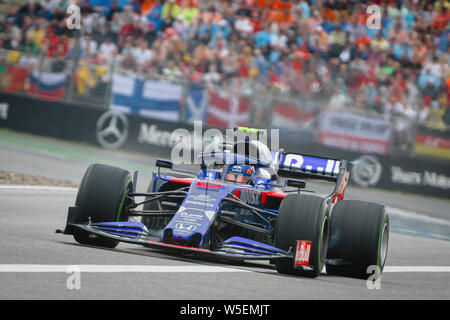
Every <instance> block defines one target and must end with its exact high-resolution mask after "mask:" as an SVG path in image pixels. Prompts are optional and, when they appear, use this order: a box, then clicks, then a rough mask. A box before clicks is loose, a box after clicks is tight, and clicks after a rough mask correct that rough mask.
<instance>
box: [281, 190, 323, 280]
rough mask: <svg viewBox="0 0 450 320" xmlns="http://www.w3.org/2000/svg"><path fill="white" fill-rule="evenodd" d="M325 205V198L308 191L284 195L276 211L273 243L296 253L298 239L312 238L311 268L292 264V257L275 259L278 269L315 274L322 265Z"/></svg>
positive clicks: (283, 271) (307, 274)
mask: <svg viewBox="0 0 450 320" xmlns="http://www.w3.org/2000/svg"><path fill="white" fill-rule="evenodd" d="M328 226H329V219H328V206H327V204H326V203H325V201H324V199H323V198H321V197H317V196H311V195H298V194H291V195H288V196H287V197H286V198H284V199H283V201H282V202H281V205H280V209H279V212H278V219H277V224H276V230H275V246H276V247H277V248H280V249H283V250H286V251H288V250H289V249H291V252H293V253H294V254H295V250H296V247H297V240H306V241H311V251H310V256H309V266H310V267H312V268H313V269H312V270H303V269H301V268H294V261H293V259H289V260H276V261H275V266H276V269H277V271H278V272H279V273H282V274H290V275H296V276H302V277H309V278H315V277H317V276H318V275H319V274H320V272H321V271H322V269H323V267H324V265H325V257H326V252H327V247H328V234H329V232H328V230H329V227H328Z"/></svg>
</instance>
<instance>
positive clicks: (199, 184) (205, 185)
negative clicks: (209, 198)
mask: <svg viewBox="0 0 450 320" xmlns="http://www.w3.org/2000/svg"><path fill="white" fill-rule="evenodd" d="M196 186H197V187H201V188H208V189H219V188H220V187H222V186H223V184H214V183H209V182H206V181H199V182H197V184H196Z"/></svg>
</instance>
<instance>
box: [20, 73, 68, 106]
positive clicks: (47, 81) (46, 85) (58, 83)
mask: <svg viewBox="0 0 450 320" xmlns="http://www.w3.org/2000/svg"><path fill="white" fill-rule="evenodd" d="M66 80H67V76H66V75H65V74H64V73H61V72H39V71H38V70H33V71H32V72H31V75H30V88H29V90H28V92H29V93H30V94H32V95H37V96H38V97H39V98H43V99H50V100H58V99H62V98H64V93H65V86H66Z"/></svg>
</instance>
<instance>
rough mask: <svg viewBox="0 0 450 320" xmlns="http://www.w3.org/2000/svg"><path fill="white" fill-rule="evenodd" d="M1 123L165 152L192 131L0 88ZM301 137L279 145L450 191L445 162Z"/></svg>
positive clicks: (359, 176)
mask: <svg viewBox="0 0 450 320" xmlns="http://www.w3.org/2000/svg"><path fill="white" fill-rule="evenodd" d="M0 128H9V129H12V130H17V131H22V132H27V133H31V134H35V135H40V136H47V137H54V138H59V139H64V140H69V141H79V142H86V143H89V144H93V145H99V146H102V147H104V148H110V149H114V148H119V149H122V150H129V151H134V152H139V153H145V154H152V155H158V156H163V157H169V156H170V154H171V151H172V147H173V146H174V145H175V144H177V143H178V142H179V139H180V137H179V136H177V135H176V134H174V131H175V130H177V129H184V131H185V132H186V134H191V135H192V134H193V132H194V126H193V125H191V124H186V123H177V122H167V121H162V120H154V119H150V118H144V117H141V116H138V115H124V114H121V113H118V112H116V111H111V110H109V111H105V110H104V109H96V108H92V107H81V106H79V105H76V104H71V103H68V102H59V101H45V102H44V101H42V100H38V99H35V98H32V97H27V96H23V95H18V94H14V93H0ZM203 129H207V127H204V128H203ZM178 131H179V130H178ZM0 134H1V133H0ZM303 137H304V139H303V140H302V143H301V144H299V139H298V138H297V139H296V141H295V142H294V141H293V139H294V137H293V136H288V135H286V136H285V135H280V148H284V149H286V150H287V151H290V152H295V153H302V154H313V155H315V156H318V157H324V158H334V159H347V160H349V165H350V166H349V167H350V168H349V169H350V170H351V173H350V182H351V183H353V184H355V185H359V186H362V187H375V188H381V189H386V190H399V191H405V192H413V193H418V194H424V195H432V196H437V197H444V198H448V196H449V194H450V165H449V162H448V161H439V160H431V159H419V158H417V159H415V158H408V157H392V156H382V155H374V154H363V153H356V152H349V151H344V150H341V149H334V148H330V147H326V146H323V145H320V144H318V143H315V142H314V140H313V136H312V135H305V134H304V135H303ZM294 146H295V147H294Z"/></svg>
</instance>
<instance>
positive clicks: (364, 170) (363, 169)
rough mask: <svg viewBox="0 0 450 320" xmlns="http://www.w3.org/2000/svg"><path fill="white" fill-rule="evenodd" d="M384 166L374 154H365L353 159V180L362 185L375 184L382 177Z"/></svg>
mask: <svg viewBox="0 0 450 320" xmlns="http://www.w3.org/2000/svg"><path fill="white" fill-rule="evenodd" d="M382 171H383V168H382V166H381V164H380V162H379V161H378V160H377V158H376V157H374V156H369V155H364V156H362V157H360V158H358V159H356V160H355V161H353V168H352V171H351V177H352V180H353V181H354V182H355V183H356V184H357V185H359V186H361V187H372V186H375V185H376V184H377V183H378V181H380V178H381V172H382Z"/></svg>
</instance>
